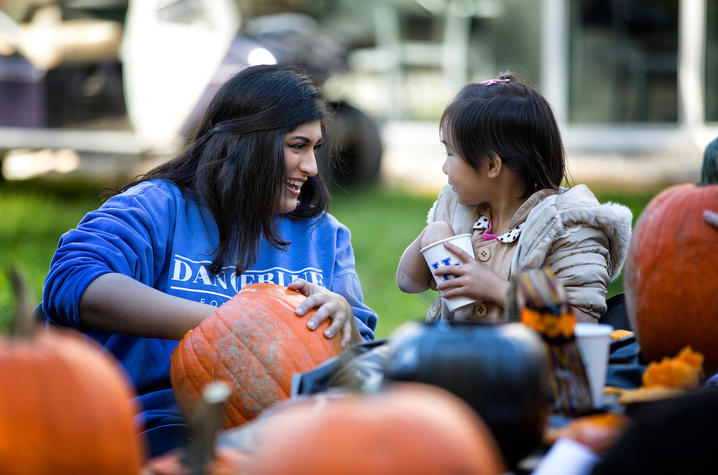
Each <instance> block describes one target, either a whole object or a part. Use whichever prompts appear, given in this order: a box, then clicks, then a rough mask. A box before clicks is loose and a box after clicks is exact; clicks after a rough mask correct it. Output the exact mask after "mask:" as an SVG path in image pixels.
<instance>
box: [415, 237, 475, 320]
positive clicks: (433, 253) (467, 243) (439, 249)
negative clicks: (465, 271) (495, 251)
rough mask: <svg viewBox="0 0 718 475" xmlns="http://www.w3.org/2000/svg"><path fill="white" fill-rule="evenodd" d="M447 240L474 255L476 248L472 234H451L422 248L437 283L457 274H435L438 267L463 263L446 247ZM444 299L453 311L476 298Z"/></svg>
mask: <svg viewBox="0 0 718 475" xmlns="http://www.w3.org/2000/svg"><path fill="white" fill-rule="evenodd" d="M445 242H450V243H451V244H453V245H454V246H457V247H459V248H461V249H462V250H463V251H464V252H466V253H467V254H469V255H470V256H473V255H474V249H473V247H472V245H471V234H459V235H456V236H451V237H448V238H446V239H442V240H441V241H436V242H434V243H431V244H429V245H428V246H426V247H424V248H423V249H422V250H421V253H422V254H423V255H424V259H425V260H426V264H427V265H428V266H429V269H430V270H431V274H432V275H433V276H434V280H435V281H436V283H437V284H438V283H440V282H443V281H445V280H449V279H453V278H455V277H456V276H455V275H453V274H445V275H435V274H434V271H435V270H436V269H438V268H439V267H442V266H452V265H459V264H461V261H460V260H459V258H458V257H457V256H456V254H454V253H453V252H449V250H448V249H446V248H445V247H444V243H445ZM444 301H445V302H446V306H447V307H448V308H449V310H450V311H452V312H453V311H454V310H456V309H457V308H459V307H463V306H465V305H469V304H471V303H474V302H475V301H476V300H474V299H472V298H469V297H453V298H450V299H446V298H445V299H444Z"/></svg>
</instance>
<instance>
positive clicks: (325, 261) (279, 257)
mask: <svg viewBox="0 0 718 475" xmlns="http://www.w3.org/2000/svg"><path fill="white" fill-rule="evenodd" d="M277 227H278V230H279V231H280V233H281V236H282V239H284V240H285V241H290V242H291V244H290V245H289V247H288V248H287V249H286V251H283V250H279V249H277V248H275V247H273V246H271V245H270V244H269V243H267V242H266V240H263V241H262V242H261V244H260V247H259V252H258V258H257V262H256V263H255V264H254V265H253V266H252V267H251V268H249V269H248V270H246V271H244V272H243V273H242V274H241V275H239V276H237V275H236V274H235V268H234V266H227V267H225V268H223V269H222V271H221V272H220V273H219V274H218V275H212V274H210V273H209V271H208V270H207V266H208V264H209V263H210V262H211V261H212V252H213V250H214V249H215V247H216V246H217V244H218V231H217V226H216V224H215V221H214V218H213V216H212V213H211V212H210V211H209V209H208V208H207V207H206V206H203V205H201V204H200V203H199V202H198V200H195V199H192V198H188V197H187V196H185V195H183V194H182V193H181V192H180V190H179V189H178V188H177V187H176V186H175V185H173V184H171V183H169V182H167V181H165V180H151V181H147V182H143V183H140V184H138V185H136V186H134V187H132V188H131V189H129V190H127V191H126V192H124V193H121V194H118V195H115V196H113V197H112V198H110V199H109V200H107V201H106V202H105V203H104V204H103V205H102V206H101V207H100V208H99V209H97V210H94V211H91V212H89V213H88V214H87V215H86V216H85V217H84V218H83V219H82V221H81V222H80V224H79V225H78V226H77V228H76V229H72V230H70V231H68V232H67V233H65V234H64V235H63V236H62V237H61V238H60V242H59V244H58V248H57V251H56V252H55V255H54V256H53V259H52V262H51V264H50V270H49V272H48V274H47V276H46V278H45V286H44V291H43V312H44V313H45V318H46V319H47V321H49V322H50V323H52V324H55V325H60V326H68V327H73V328H76V329H79V330H81V331H85V333H86V334H87V335H89V336H91V337H92V338H94V339H95V340H96V341H98V342H99V343H100V344H101V345H102V346H103V347H104V348H105V349H106V350H107V351H108V352H110V353H111V354H112V355H113V356H114V357H115V358H116V359H117V360H119V361H120V363H122V366H123V367H124V369H125V370H126V372H127V374H128V375H129V377H130V379H131V382H132V384H133V385H134V388H135V390H136V392H137V394H138V395H139V402H140V404H141V406H142V410H143V414H142V417H143V419H142V423H143V424H144V426H145V428H146V429H151V428H152V427H156V426H161V425H164V424H173V423H177V422H178V421H179V422H181V420H182V419H181V414H180V411H179V409H178V406H177V403H176V401H175V399H174V395H173V394H172V389H171V385H170V379H169V369H170V355H171V353H172V350H173V349H174V348H175V346H176V345H177V343H178V342H177V341H174V340H164V339H157V338H140V337H135V336H128V335H123V334H116V333H101V332H95V331H87V330H86V329H84V328H83V326H82V323H81V322H80V318H79V305H80V299H81V297H82V294H83V292H84V291H85V289H86V288H87V286H88V285H89V284H90V282H92V281H93V280H94V279H96V278H97V277H98V276H100V275H102V274H105V273H110V272H117V273H121V274H125V275H128V276H130V277H132V278H134V279H136V280H138V281H140V282H142V283H144V284H146V285H148V286H150V287H153V288H155V289H157V290H161V291H162V292H165V293H168V294H170V295H176V296H178V297H183V298H186V299H189V300H194V301H197V302H203V303H207V304H210V305H213V306H215V307H216V306H219V305H222V304H223V303H224V302H226V301H227V300H229V299H230V298H232V296H234V295H235V294H236V293H237V292H238V291H239V290H240V289H241V288H242V287H244V286H245V285H247V284H251V283H259V282H269V283H274V284H279V285H284V286H286V285H287V284H289V283H290V282H292V280H294V279H297V278H302V279H306V280H307V281H309V282H311V283H314V284H318V285H321V286H323V287H326V288H327V289H329V290H331V291H333V292H336V293H338V294H341V295H343V296H344V297H345V298H346V299H347V301H348V302H349V304H350V305H351V307H352V310H353V312H354V316H355V318H356V322H357V325H358V326H359V330H360V332H361V334H362V336H363V337H364V339H366V340H371V339H373V338H374V332H373V331H374V329H375V328H376V324H377V315H376V313H375V312H374V311H372V310H371V309H370V308H369V307H367V306H366V305H364V303H363V296H362V291H361V285H360V283H359V278H358V276H357V274H356V271H355V269H354V253H353V250H352V247H351V235H350V233H349V230H348V229H347V228H346V227H345V226H344V225H342V224H341V223H339V221H337V220H336V219H335V218H334V217H333V216H331V215H330V214H328V213H325V214H322V215H320V216H318V217H316V218H311V219H299V220H295V219H289V218H287V217H286V216H281V215H280V216H278V218H277Z"/></svg>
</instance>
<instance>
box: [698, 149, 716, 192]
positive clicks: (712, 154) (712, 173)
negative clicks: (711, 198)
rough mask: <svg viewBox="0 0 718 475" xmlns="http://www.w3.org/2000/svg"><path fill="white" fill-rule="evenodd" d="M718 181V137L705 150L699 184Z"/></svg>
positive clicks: (709, 183) (710, 183)
mask: <svg viewBox="0 0 718 475" xmlns="http://www.w3.org/2000/svg"><path fill="white" fill-rule="evenodd" d="M717 183H718V138H715V139H713V141H712V142H711V143H709V144H708V145H707V146H706V149H705V152H703V166H702V168H701V181H700V182H699V183H698V185H699V186H704V185H712V184H717Z"/></svg>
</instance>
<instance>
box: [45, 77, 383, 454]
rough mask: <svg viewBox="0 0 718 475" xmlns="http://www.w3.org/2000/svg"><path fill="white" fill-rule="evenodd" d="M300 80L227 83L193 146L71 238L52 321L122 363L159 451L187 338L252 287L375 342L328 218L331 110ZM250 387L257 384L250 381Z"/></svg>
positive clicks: (58, 256) (60, 260) (349, 261)
mask: <svg viewBox="0 0 718 475" xmlns="http://www.w3.org/2000/svg"><path fill="white" fill-rule="evenodd" d="M323 104H324V103H323V100H322V98H321V95H320V93H319V91H318V90H317V89H316V87H315V86H314V85H313V84H312V83H311V82H310V81H309V80H308V79H307V78H306V77H305V76H303V75H301V74H299V73H297V72H295V71H292V70H289V69H286V68H283V67H280V66H255V67H252V68H247V69H245V70H243V71H241V72H240V73H238V74H237V75H235V76H233V77H232V78H230V79H229V80H228V81H227V82H226V83H225V84H224V85H223V86H222V88H220V90H219V91H218V92H217V94H216V95H215V97H214V99H213V100H212V102H211V103H210V105H209V107H208V109H207V111H206V113H205V115H204V118H203V119H202V123H201V124H200V127H199V130H198V132H197V134H196V137H195V139H194V141H193V142H192V144H190V145H189V147H188V148H187V149H186V150H185V151H183V152H182V153H180V154H179V155H178V156H177V157H175V158H174V159H172V160H170V161H168V162H167V163H165V164H162V165H160V166H158V167H157V168H155V169H153V170H151V171H150V172H148V173H147V174H145V175H143V176H142V177H140V178H139V179H137V180H135V181H133V182H132V183H130V184H128V185H127V186H125V187H124V188H123V190H122V192H121V193H119V194H117V195H115V196H113V197H112V198H110V199H109V200H107V201H106V202H105V203H104V204H103V205H102V207H100V208H99V209H97V210H95V211H91V212H90V213H88V214H87V215H86V216H85V217H84V219H83V220H82V221H81V222H80V224H79V225H78V226H77V228H76V229H72V230H70V231H68V232H67V233H65V234H64V235H63V236H62V238H61V239H60V243H59V244H58V248H57V251H56V252H55V255H54V256H53V259H52V262H51V264H50V270H49V272H48V274H47V277H46V279H45V288H44V294H43V312H44V314H45V318H46V319H47V320H48V321H49V322H51V323H53V324H56V325H63V326H69V327H74V328H77V329H79V330H81V331H83V332H85V333H86V334H87V335H88V336H90V337H92V338H94V339H95V340H97V341H98V342H99V343H100V344H101V345H102V346H104V348H105V349H106V350H107V351H108V352H110V353H111V354H112V355H113V356H114V357H115V358H117V359H118V360H119V361H120V362H121V363H122V365H123V366H124V368H125V370H126V371H127V373H128V374H129V376H130V378H131V380H132V383H133V384H134V387H135V389H136V391H137V393H138V395H139V403H140V405H141V408H142V419H143V423H144V436H146V438H147V440H148V441H149V445H150V455H151V456H155V455H159V454H161V453H163V452H165V451H167V450H169V449H171V448H174V447H177V446H179V445H181V444H182V443H183V428H184V426H185V422H184V420H183V418H182V416H181V413H180V410H179V407H178V406H177V402H176V401H175V398H174V395H173V393H172V387H171V384H170V376H169V370H170V355H171V354H172V350H173V349H174V348H175V346H177V343H178V341H177V340H179V339H180V338H182V336H183V335H184V334H185V333H186V332H187V331H188V330H190V329H192V328H194V327H195V326H197V325H198V324H199V323H200V322H201V321H202V320H203V319H204V318H205V317H207V316H208V315H210V314H211V313H212V312H213V311H214V309H215V308H216V307H217V306H219V305H221V304H222V303H224V302H226V301H228V300H229V299H230V298H232V296H234V295H235V294H236V293H237V292H238V291H239V290H240V289H241V288H242V287H243V286H245V285H247V284H250V283H253V282H271V283H274V284H279V285H286V286H288V287H289V288H292V289H295V290H299V291H301V292H303V293H304V294H306V295H308V298H307V299H306V300H305V301H304V302H303V303H302V304H301V305H300V306H299V307H298V308H297V310H296V311H297V314H298V317H297V318H299V316H301V315H304V314H305V313H306V312H307V311H308V310H309V309H311V308H312V307H316V308H318V310H317V312H316V313H315V314H314V316H313V317H312V318H311V319H307V325H308V326H309V328H310V329H316V328H317V326H318V324H319V323H320V322H321V321H322V320H324V319H327V318H329V319H331V325H330V326H329V328H328V329H327V330H326V331H325V335H326V336H327V337H332V336H334V335H335V334H341V338H342V342H343V343H344V344H347V343H349V342H350V341H357V340H358V341H361V340H362V339H366V340H370V339H373V338H374V332H373V331H374V328H375V327H376V323H377V316H376V313H374V312H373V311H372V310H371V309H370V308H368V307H367V306H366V305H364V303H363V297H362V292H361V285H360V283H359V279H358V277H357V274H356V272H355V270H354V254H353V251H352V246H351V242H350V235H349V231H348V230H347V228H346V227H344V226H343V225H342V224H341V223H339V222H338V221H337V220H336V219H334V217H332V216H331V215H329V214H327V213H326V209H327V205H328V192H327V188H326V186H325V185H324V182H323V180H322V178H321V175H320V174H319V169H320V163H321V159H322V157H324V158H325V159H326V152H325V151H324V150H325V148H324V147H323V146H322V142H323V131H324V118H325V112H324V105H323ZM247 384H248V385H251V384H252V382H251V381H247Z"/></svg>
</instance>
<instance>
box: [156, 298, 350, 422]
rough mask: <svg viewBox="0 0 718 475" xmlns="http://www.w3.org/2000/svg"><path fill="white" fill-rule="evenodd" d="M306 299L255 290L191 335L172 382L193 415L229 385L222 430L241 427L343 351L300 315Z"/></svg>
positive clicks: (177, 355) (180, 349)
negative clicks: (207, 395)
mask: <svg viewBox="0 0 718 475" xmlns="http://www.w3.org/2000/svg"><path fill="white" fill-rule="evenodd" d="M305 298H306V297H305V296H304V295H302V294H300V293H298V292H296V291H293V290H289V289H287V288H286V287H282V286H280V285H275V284H251V285H248V286H246V287H244V288H243V289H242V290H241V291H240V292H239V293H238V294H237V295H235V296H234V297H233V298H232V299H231V300H230V301H228V302H226V303H225V304H224V305H222V306H220V307H219V308H218V309H217V310H216V311H215V312H214V313H213V314H212V315H211V316H209V317H208V318H206V319H205V320H204V321H203V322H202V323H201V324H199V325H198V326H197V327H196V328H195V329H194V330H192V331H190V332H188V333H187V334H186V335H185V336H184V337H183V338H182V340H181V341H180V343H179V345H178V346H177V348H175V350H174V351H173V353H172V360H171V372H170V376H171V381H172V388H173V389H174V392H175V397H176V398H177V402H178V403H179V405H180V407H181V408H182V410H183V412H185V413H186V414H187V413H189V411H191V410H192V408H193V407H194V406H195V405H196V404H197V402H198V401H199V399H200V396H201V394H202V390H203V389H204V387H205V386H206V385H207V384H209V383H210V382H212V381H226V382H227V383H229V385H230V387H231V392H232V394H231V396H230V398H229V400H228V402H227V404H226V406H225V413H224V419H223V426H224V427H225V428H231V427H235V426H238V425H241V424H243V423H245V422H247V421H249V420H251V419H253V418H255V417H256V416H257V415H259V414H260V413H261V412H262V411H263V410H265V409H266V408H268V407H271V406H273V405H274V404H276V403H278V402H279V401H282V400H284V399H287V398H288V397H289V394H290V391H291V387H292V376H293V375H294V374H296V373H303V372H306V371H309V370H310V369H312V368H314V367H315V366H317V365H318V364H320V363H322V362H324V361H325V360H327V359H329V358H331V357H334V356H337V355H339V354H340V353H341V351H342V348H341V335H335V336H334V338H331V339H328V338H326V337H325V336H324V330H325V329H326V328H327V327H328V326H329V323H328V321H326V320H325V321H324V322H323V323H322V325H320V326H319V328H317V329H316V330H314V331H311V330H309V329H308V328H307V320H308V319H309V318H310V317H311V316H312V315H313V314H314V312H315V311H314V310H312V311H310V312H307V313H306V314H305V315H304V316H303V317H299V316H298V315H297V314H296V313H295V312H294V310H295V309H296V308H297V305H299V304H300V303H301V302H302V301H303V300H304V299H305Z"/></svg>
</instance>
